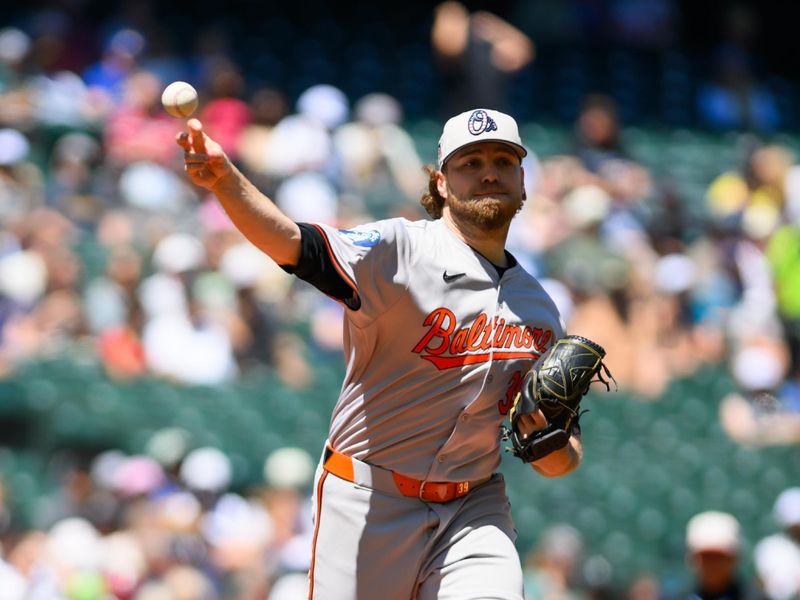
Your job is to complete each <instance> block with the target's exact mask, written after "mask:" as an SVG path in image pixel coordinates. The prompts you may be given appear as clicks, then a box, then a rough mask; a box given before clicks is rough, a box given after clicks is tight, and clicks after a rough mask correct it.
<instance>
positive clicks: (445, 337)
mask: <svg viewBox="0 0 800 600" xmlns="http://www.w3.org/2000/svg"><path fill="white" fill-rule="evenodd" d="M423 325H424V326H425V327H427V328H428V331H427V332H426V333H425V335H423V336H422V339H420V341H419V342H418V343H417V345H416V346H414V349H413V350H412V352H414V353H415V354H420V355H421V356H420V357H421V358H423V359H424V360H427V361H430V362H431V363H433V364H434V365H436V368H437V369H439V370H442V369H452V368H455V367H461V366H464V365H470V364H476V363H483V362H489V361H490V360H513V359H518V358H532V359H536V358H539V356H540V355H541V353H542V352H544V351H545V350H546V349H547V345H548V344H549V343H550V340H551V339H552V338H553V332H552V331H550V330H549V329H548V330H542V329H541V328H540V327H536V328H531V327H528V326H527V325H526V326H520V325H511V324H508V323H506V321H505V319H500V318H498V317H494V318H493V319H490V318H489V316H488V315H487V314H486V313H480V314H479V315H478V316H477V317H475V320H474V321H473V322H472V323H470V324H469V325H465V326H463V327H460V328H458V329H456V316H455V313H453V311H452V310H450V309H449V308H444V307H441V308H437V309H435V310H433V311H431V313H430V314H429V315H428V316H427V317H425V320H424V321H423Z"/></svg>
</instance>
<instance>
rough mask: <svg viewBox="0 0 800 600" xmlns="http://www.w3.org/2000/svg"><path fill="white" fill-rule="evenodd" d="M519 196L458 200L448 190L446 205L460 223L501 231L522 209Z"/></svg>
mask: <svg viewBox="0 0 800 600" xmlns="http://www.w3.org/2000/svg"><path fill="white" fill-rule="evenodd" d="M523 202H524V201H523V199H522V195H521V194H515V195H514V196H513V197H512V196H511V195H510V194H502V195H500V194H497V195H494V194H491V195H484V194H479V195H475V196H472V197H469V198H466V199H463V200H462V199H459V198H458V197H457V196H456V195H455V194H453V192H452V191H451V190H448V195H447V205H448V206H449V207H450V212H451V213H452V214H453V216H454V217H455V218H456V219H458V220H459V221H461V222H464V223H469V224H470V225H474V226H475V227H478V228H479V229H487V230H492V229H501V228H502V227H504V226H506V225H508V224H509V223H510V222H511V219H513V218H514V215H515V214H517V212H518V211H519V209H520V208H522V204H523Z"/></svg>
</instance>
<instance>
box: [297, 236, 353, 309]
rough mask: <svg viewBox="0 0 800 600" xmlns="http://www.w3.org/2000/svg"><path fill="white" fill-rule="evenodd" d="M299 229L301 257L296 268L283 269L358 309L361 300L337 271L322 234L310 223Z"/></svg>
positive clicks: (348, 305) (349, 306) (351, 307)
mask: <svg viewBox="0 0 800 600" xmlns="http://www.w3.org/2000/svg"><path fill="white" fill-rule="evenodd" d="M297 226H298V227H299V228H300V258H299V259H298V260H297V264H296V265H294V266H290V265H281V268H282V269H283V270H284V271H286V272H287V273H291V274H293V275H295V276H297V277H299V278H300V279H302V280H303V281H306V282H308V283H310V284H311V285H313V286H314V287H315V288H317V289H318V290H319V291H321V292H323V293H324V294H327V295H328V296H331V297H332V298H335V299H336V300H341V301H342V302H344V303H345V304H346V305H347V307H348V308H350V309H352V310H358V309H359V308H360V307H361V300H360V299H359V297H358V295H357V294H356V293H355V291H354V290H353V288H351V287H350V286H349V285H348V284H347V282H346V281H345V280H344V279H343V278H342V276H341V275H340V274H339V271H337V270H336V266H335V265H334V264H333V258H332V257H331V255H330V253H329V252H328V246H327V244H326V243H325V238H324V237H323V235H322V233H321V232H320V231H319V229H317V228H316V227H314V226H313V225H309V224H308V223H298V224H297Z"/></svg>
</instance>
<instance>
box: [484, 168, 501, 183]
mask: <svg viewBox="0 0 800 600" xmlns="http://www.w3.org/2000/svg"><path fill="white" fill-rule="evenodd" d="M481 181H483V182H484V183H495V182H496V181H497V171H496V170H495V169H494V167H491V166H490V167H486V170H485V171H484V172H483V176H482V177H481Z"/></svg>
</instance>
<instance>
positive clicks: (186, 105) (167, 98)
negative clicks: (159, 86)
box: [161, 81, 197, 118]
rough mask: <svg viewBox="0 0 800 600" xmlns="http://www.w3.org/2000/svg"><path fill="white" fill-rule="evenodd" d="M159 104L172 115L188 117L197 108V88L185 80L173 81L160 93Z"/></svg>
mask: <svg viewBox="0 0 800 600" xmlns="http://www.w3.org/2000/svg"><path fill="white" fill-rule="evenodd" d="M161 104H163V105H164V110H166V111H167V112H168V113H169V114H171V115H172V116H173V117H178V118H185V117H188V116H189V115H191V114H192V113H193V112H194V111H195V109H196V108H197V90H196V89H194V88H193V87H192V86H191V85H189V84H188V83H186V82H185V81H174V82H172V83H170V84H169V85H168V86H167V87H166V88H165V89H164V93H163V94H161Z"/></svg>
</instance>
